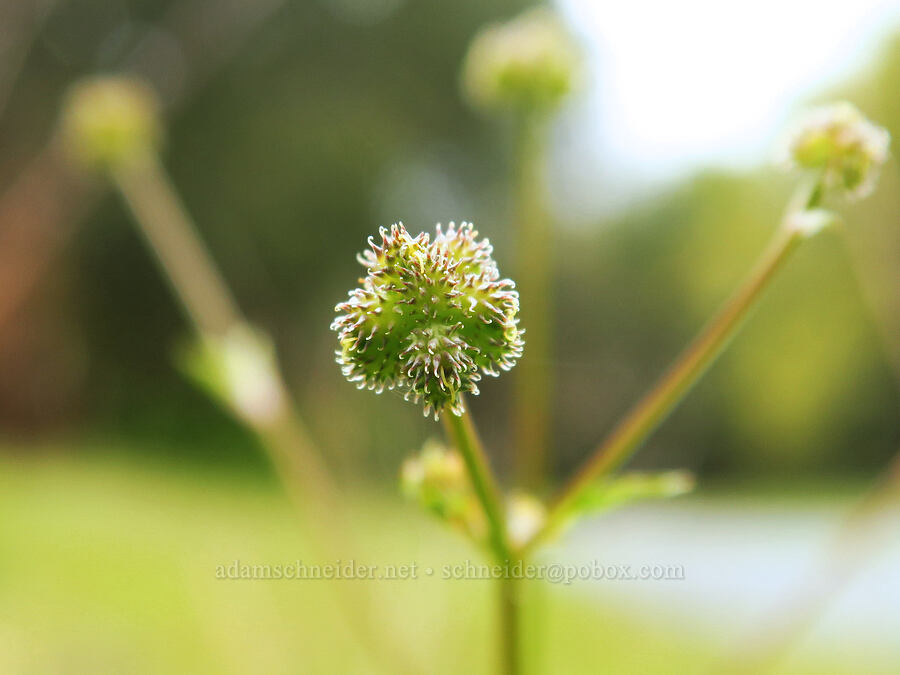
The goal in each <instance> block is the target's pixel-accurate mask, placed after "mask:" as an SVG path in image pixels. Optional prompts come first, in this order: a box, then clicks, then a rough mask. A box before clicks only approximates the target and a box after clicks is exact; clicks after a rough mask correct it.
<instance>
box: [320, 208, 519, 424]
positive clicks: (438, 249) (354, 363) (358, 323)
mask: <svg viewBox="0 0 900 675" xmlns="http://www.w3.org/2000/svg"><path fill="white" fill-rule="evenodd" d="M380 234H381V243H380V244H376V243H375V241H374V240H373V239H372V238H371V237H370V238H369V246H370V247H371V250H368V251H366V252H365V253H364V254H362V255H361V256H359V261H360V262H361V263H362V264H363V265H364V266H365V267H366V270H367V275H366V277H365V279H363V280H362V285H361V286H360V287H359V288H356V289H354V290H352V291H350V299H349V300H348V301H346V302H342V303H340V304H339V305H338V306H337V307H336V308H335V311H337V312H340V316H339V317H338V318H337V319H335V321H334V323H333V324H332V325H331V328H332V330H335V331H337V333H338V337H339V340H340V346H341V348H340V350H338V352H337V361H338V363H339V364H340V365H341V368H342V371H343V373H344V375H345V376H346V377H347V379H349V380H350V381H351V382H354V383H356V384H357V386H358V387H359V388H360V389H362V388H365V387H368V388H369V389H372V390H375V391H376V392H378V393H381V392H382V391H384V390H385V389H396V390H398V391H400V392H401V393H403V394H404V398H406V399H407V400H413V401H414V402H419V401H422V402H423V403H424V405H425V409H424V412H425V415H426V416H427V415H429V414H432V413H433V414H434V417H435V419H437V418H438V416H439V414H440V413H441V412H442V411H443V410H444V409H445V408H449V409H450V410H452V411H453V412H454V413H455V414H457V415H460V414H462V413H463V411H464V409H463V402H462V394H464V393H467V392H468V393H471V394H477V393H478V387H477V384H476V383H477V382H478V381H479V380H480V379H481V376H482V375H493V376H496V375H498V374H499V372H500V371H501V370H508V369H509V368H511V367H512V366H513V365H514V364H515V362H516V360H517V359H518V358H519V357H520V356H521V355H522V348H523V344H524V343H523V341H522V333H523V331H522V330H520V329H519V327H518V323H519V321H518V319H517V318H516V315H517V314H518V312H519V296H518V293H517V292H516V291H515V290H514V289H515V284H514V283H513V282H512V281H510V280H509V279H500V278H499V277H500V274H499V272H498V270H497V264H496V263H495V262H494V260H493V258H492V257H491V251H492V249H491V246H490V243H489V242H488V241H487V240H486V239H482V240H479V239H478V238H477V236H478V233H477V232H476V231H475V230H474V228H473V227H472V225H471V223H463V224H462V225H461V226H460V227H456V225H454V224H453V223H451V224H450V226H449V227H448V228H447V230H446V231H444V230H442V229H441V226H440V225H438V227H437V234H436V236H435V237H434V239H433V240H432V239H430V238H429V236H428V235H427V234H425V233H422V234H419V235H418V236H417V237H412V236H410V235H409V233H408V232H407V231H406V229H405V228H404V227H403V225H402V224H397V225H393V226H392V227H391V229H390V230H387V229H385V228H381V230H380Z"/></svg>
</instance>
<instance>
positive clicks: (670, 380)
mask: <svg viewBox="0 0 900 675" xmlns="http://www.w3.org/2000/svg"><path fill="white" fill-rule="evenodd" d="M800 194H801V196H800V198H799V199H797V200H795V201H794V204H795V206H792V208H791V210H790V211H789V213H788V217H787V218H788V219H789V218H790V217H791V216H792V215H793V214H794V213H795V212H796V209H803V208H808V207H811V206H813V205H815V201H816V199H817V197H816V189H815V186H813V187H812V189H811V191H810V192H806V191H804V192H802V193H800ZM785 222H786V225H785V226H783V227H780V228H779V229H778V231H777V232H776V234H775V236H774V238H773V240H772V242H771V244H770V245H769V248H768V249H767V250H766V251H765V253H763V255H762V257H761V258H760V260H759V262H758V263H757V265H756V267H755V268H754V269H753V271H752V272H751V273H750V275H749V276H748V277H747V279H746V280H745V281H744V283H743V284H742V285H741V286H740V287H739V288H738V290H737V292H736V293H735V294H734V295H732V297H731V298H730V299H729V300H728V301H727V302H726V303H725V305H724V306H723V307H722V308H721V309H720V310H719V312H718V313H717V314H716V315H715V317H714V318H713V319H712V321H710V322H709V323H708V324H707V325H706V327H705V328H704V329H703V330H702V331H701V333H700V334H699V335H698V336H697V338H695V339H694V341H693V342H692V343H691V344H690V345H689V346H688V348H687V349H686V350H685V351H684V352H682V354H681V356H679V357H678V359H677V360H676V361H675V363H674V364H673V365H672V366H671V367H670V368H669V370H668V371H667V372H666V373H665V374H664V375H663V376H662V377H661V378H660V379H659V380H658V381H657V383H656V385H655V386H654V387H653V388H652V389H651V390H650V392H649V393H648V394H646V395H645V396H644V398H642V399H641V400H640V401H639V402H638V403H637V405H635V406H634V407H633V408H632V409H631V411H630V412H629V413H628V414H627V415H626V416H625V418H624V419H623V420H622V422H620V423H619V425H618V426H617V427H616V428H615V429H614V430H613V432H612V433H611V434H610V435H609V436H608V437H607V439H606V440H605V441H604V442H603V443H601V444H600V446H599V447H598V448H597V450H596V451H595V452H594V454H593V455H592V456H591V457H590V458H589V459H588V460H587V462H586V463H585V464H584V465H583V466H582V467H581V469H580V470H579V471H578V472H577V473H576V474H575V476H574V477H573V478H572V479H571V480H570V481H569V483H568V484H567V485H566V486H565V488H564V489H563V490H562V492H561V493H560V495H559V497H558V498H557V499H556V501H555V502H554V504H553V505H552V507H551V509H550V513H549V515H548V518H547V521H546V523H545V526H544V527H543V528H542V529H541V530H540V531H539V532H538V533H537V534H536V535H535V537H534V538H533V539H532V540H531V541H530V542H528V543H527V544H526V545H525V547H524V550H531V549H532V548H533V547H534V546H535V545H537V544H538V543H539V542H540V541H542V540H543V539H544V538H545V537H546V536H547V535H548V534H550V533H552V532H553V531H555V530H556V529H557V527H558V526H559V525H560V524H561V521H562V520H564V519H565V517H566V516H567V514H568V513H569V511H570V509H571V508H572V507H573V505H574V504H575V503H576V502H577V501H578V499H579V497H580V496H581V494H582V492H583V491H584V489H585V488H587V487H588V486H589V485H590V484H591V483H593V482H594V481H596V480H597V479H598V478H600V477H602V476H604V475H607V474H608V473H610V472H611V471H613V470H615V469H617V468H618V467H619V466H621V465H622V463H623V462H625V461H626V460H627V459H628V458H629V457H630V456H631V455H632V454H633V453H634V452H635V451H636V450H637V449H638V448H639V447H640V446H641V444H642V443H643V442H644V441H645V440H646V439H647V437H649V436H650V435H651V434H652V433H653V431H654V430H655V429H656V428H657V427H658V426H659V425H660V423H662V421H663V420H664V419H665V418H666V417H667V416H668V415H669V413H671V412H672V411H673V410H674V409H675V408H676V407H677V406H678V404H679V403H680V402H681V401H682V400H683V399H684V397H685V395H686V394H687V393H688V391H689V390H690V389H691V387H693V385H694V384H695V383H696V382H697V381H698V380H699V379H700V378H701V377H702V375H703V374H704V373H705V372H706V370H707V368H709V366H710V364H712V362H713V361H714V360H715V359H716V357H718V356H719V354H721V352H722V351H723V350H724V348H725V347H726V346H727V344H728V342H729V340H730V339H731V338H732V337H733V336H734V334H735V333H736V332H737V330H738V329H739V328H740V326H741V325H742V323H743V321H744V320H745V319H746V318H747V316H748V315H749V312H750V310H751V309H752V308H753V306H754V305H755V304H756V301H757V300H758V299H759V298H760V296H761V295H762V292H763V290H764V289H765V288H766V287H767V286H768V284H769V282H770V281H771V280H772V278H773V277H774V276H775V273H776V272H777V271H778V270H779V269H780V268H781V266H782V265H783V264H784V262H785V261H786V260H787V259H788V258H789V257H790V254H791V253H792V252H793V251H794V249H795V248H796V247H797V246H798V244H799V243H800V242H801V241H802V240H803V238H804V234H803V233H802V232H801V231H799V230H798V229H797V228H796V227H791V226H787V222H788V221H787V219H786V221H785Z"/></svg>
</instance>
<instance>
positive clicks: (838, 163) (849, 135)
mask: <svg viewBox="0 0 900 675" xmlns="http://www.w3.org/2000/svg"><path fill="white" fill-rule="evenodd" d="M889 145H890V134H888V132H887V131H886V130H885V129H883V128H881V127H879V126H877V125H875V124H873V123H872V122H870V121H869V120H868V119H866V117H865V116H864V115H863V114H862V113H861V112H860V111H859V110H858V109H857V108H856V107H855V106H854V105H852V104H850V103H846V102H842V103H835V104H832V105H829V106H825V107H822V108H819V109H818V110H814V111H812V112H811V113H810V114H809V115H808V116H807V117H806V119H804V120H803V121H802V122H801V124H800V125H799V127H798V129H797V131H796V132H795V133H794V134H793V135H792V137H791V141H790V147H789V151H790V158H791V160H792V162H793V163H794V164H795V165H796V166H798V167H800V168H803V169H809V170H813V171H819V172H821V174H822V187H823V188H824V189H826V190H834V191H836V192H839V193H843V194H845V195H847V196H848V197H851V198H860V197H865V196H866V195H868V194H869V193H871V191H872V190H873V189H874V187H875V183H876V182H877V180H878V174H879V172H880V169H881V166H882V165H883V164H884V163H885V161H887V158H888V147H889Z"/></svg>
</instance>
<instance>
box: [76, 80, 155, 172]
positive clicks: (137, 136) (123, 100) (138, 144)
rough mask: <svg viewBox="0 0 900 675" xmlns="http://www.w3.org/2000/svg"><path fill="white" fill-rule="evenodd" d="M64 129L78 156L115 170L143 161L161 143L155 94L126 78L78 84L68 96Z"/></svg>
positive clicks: (90, 163)
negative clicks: (135, 161)
mask: <svg viewBox="0 0 900 675" xmlns="http://www.w3.org/2000/svg"><path fill="white" fill-rule="evenodd" d="M61 128H62V134H63V138H64V140H65V142H66V144H67V146H68V148H69V150H70V151H71V152H72V154H73V155H74V157H75V158H76V159H77V160H79V161H81V162H83V163H84V164H87V165H88V166H92V167H95V168H106V169H109V168H114V167H116V166H118V165H120V164H121V163H122V162H127V161H130V160H133V159H135V158H138V157H140V156H142V155H143V153H145V152H146V151H147V150H152V149H154V148H155V147H156V146H157V145H158V144H159V141H160V139H161V138H162V127H161V125H160V122H159V102H158V101H157V98H156V96H155V94H154V93H153V91H152V90H151V89H150V88H149V87H148V86H147V85H145V84H143V83H142V82H140V81H139V80H136V79H133V78H130V77H125V76H98V77H93V78H90V79H87V80H84V81H81V82H78V83H77V84H75V85H74V86H73V87H72V88H71V89H70V90H69V93H68V95H67V97H66V102H65V105H64V107H63V113H62V121H61Z"/></svg>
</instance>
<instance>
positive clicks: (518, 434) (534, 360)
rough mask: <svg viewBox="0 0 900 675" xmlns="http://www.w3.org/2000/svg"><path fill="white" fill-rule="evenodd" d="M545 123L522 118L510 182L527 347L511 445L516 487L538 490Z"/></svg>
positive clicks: (544, 329) (542, 454)
mask: <svg viewBox="0 0 900 675" xmlns="http://www.w3.org/2000/svg"><path fill="white" fill-rule="evenodd" d="M546 135H547V124H546V120H545V119H544V118H543V117H537V118H535V117H527V118H526V119H523V120H520V123H519V124H518V126H517V129H516V141H515V142H516V144H517V152H516V154H517V158H516V159H517V161H516V175H515V185H514V202H515V206H514V208H515V223H514V231H515V232H516V236H517V241H516V244H517V246H516V249H517V251H516V253H517V259H516V286H517V288H518V290H519V295H520V297H521V301H522V311H521V315H522V325H523V326H524V327H525V329H526V331H527V333H526V341H527V343H528V347H527V349H526V350H525V354H524V356H523V357H522V359H521V361H520V362H519V364H518V366H517V367H516V369H515V371H514V373H513V375H514V377H515V378H516V383H515V385H516V386H515V394H514V400H513V445H512V447H513V448H514V452H515V462H514V464H515V468H516V475H517V478H518V481H519V484H520V485H523V486H527V487H529V488H532V489H537V488H540V487H541V486H542V483H543V481H544V480H545V479H546V469H547V449H548V446H549V445H550V421H551V415H550V409H551V400H552V397H553V391H552V389H553V375H552V370H551V368H550V362H551V357H550V354H551V345H552V341H553V335H552V327H553V318H552V313H553V312H552V302H551V294H552V288H551V286H552V283H551V281H552V273H551V268H552V260H553V246H552V244H553V237H552V231H551V228H550V221H549V217H548V213H547V204H546V195H545V191H546V185H545V180H544V160H545V154H546V153H545V145H546Z"/></svg>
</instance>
